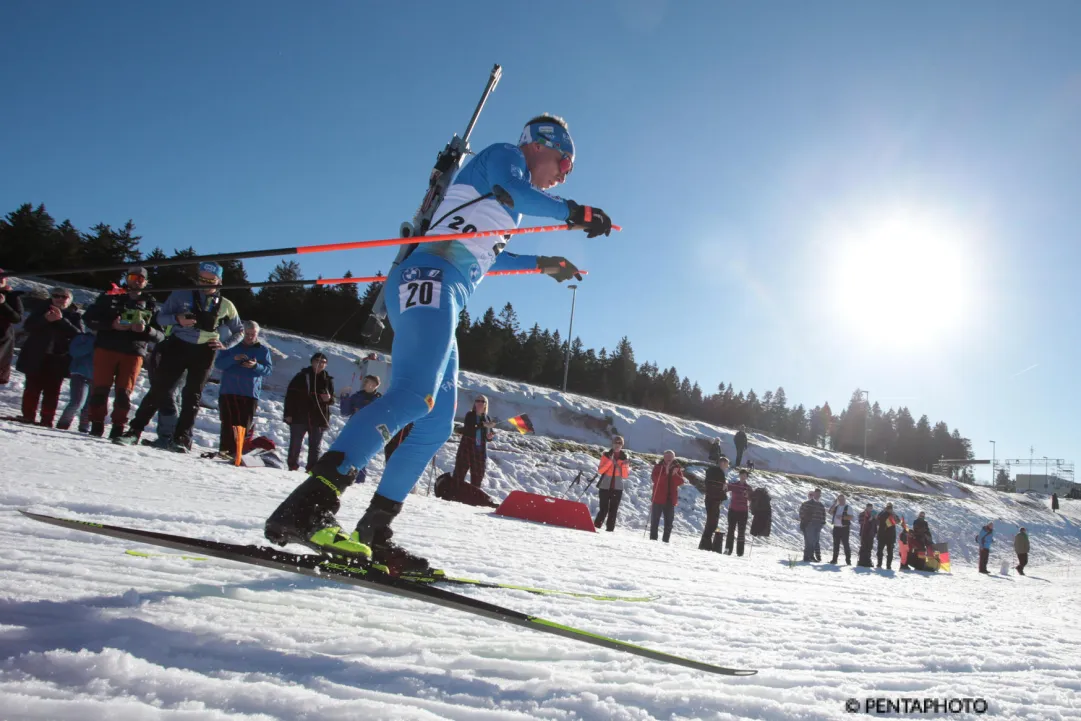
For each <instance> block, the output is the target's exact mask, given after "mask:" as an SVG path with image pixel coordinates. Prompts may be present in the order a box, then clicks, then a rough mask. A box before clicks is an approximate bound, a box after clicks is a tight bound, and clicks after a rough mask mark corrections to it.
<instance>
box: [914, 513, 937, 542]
mask: <svg viewBox="0 0 1081 721" xmlns="http://www.w3.org/2000/svg"><path fill="white" fill-rule="evenodd" d="M912 535H913V536H915V538H916V540H917V541H918V542H920V543H922V544H923V545H925V546H928V547H930V546H932V545H934V541H933V540H932V538H931V526H929V525H928V524H927V519H924V518H917V519H916V520H915V521H914V522H913V523H912Z"/></svg>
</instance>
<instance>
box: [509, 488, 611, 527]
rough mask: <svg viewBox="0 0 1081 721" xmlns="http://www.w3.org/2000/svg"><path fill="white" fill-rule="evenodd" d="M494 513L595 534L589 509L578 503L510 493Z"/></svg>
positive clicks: (522, 492) (523, 492) (518, 492)
mask: <svg viewBox="0 0 1081 721" xmlns="http://www.w3.org/2000/svg"><path fill="white" fill-rule="evenodd" d="M495 512H496V515H497V516H507V517H508V518H520V519H522V520H523V521H536V522H537V523H547V524H548V525H549V526H561V527H563V528H574V529H576V530H579V531H589V532H590V533H596V532H597V529H596V528H594V527H593V517H592V516H591V515H589V507H588V506H587V505H586V504H584V503H581V502H579V501H567V500H564V499H562V498H552V497H551V496H542V495H540V494H537V493H526V492H525V491H511V493H510V495H509V496H507V497H506V499H505V500H504V501H503V502H502V503H501V504H499V508H497V509H496V510H495Z"/></svg>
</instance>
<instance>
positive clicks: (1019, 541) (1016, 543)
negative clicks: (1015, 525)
mask: <svg viewBox="0 0 1081 721" xmlns="http://www.w3.org/2000/svg"><path fill="white" fill-rule="evenodd" d="M1013 550H1014V553H1028V534H1027V533H1025V532H1024V531H1018V532H1017V535H1016V536H1014V537H1013Z"/></svg>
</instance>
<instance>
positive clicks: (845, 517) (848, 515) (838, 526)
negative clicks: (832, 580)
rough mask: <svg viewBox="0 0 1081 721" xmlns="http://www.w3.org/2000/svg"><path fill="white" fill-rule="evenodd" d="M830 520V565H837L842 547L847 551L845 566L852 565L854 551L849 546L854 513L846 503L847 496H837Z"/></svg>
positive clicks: (840, 494) (831, 509)
mask: <svg viewBox="0 0 1081 721" xmlns="http://www.w3.org/2000/svg"><path fill="white" fill-rule="evenodd" d="M829 519H830V521H831V522H832V523H833V560H832V561H830V563H831V564H832V565H834V566H836V565H837V557H838V556H839V555H840V551H841V547H842V546H844V549H845V565H846V566H851V565H852V549H851V548H850V547H849V545H848V538H849V533H850V531H851V528H852V512H851V511H850V510H849V508H848V503H847V502H846V501H845V494H843V493H839V494H837V498H836V499H835V500H834V501H833V505H832V506H830V510H829Z"/></svg>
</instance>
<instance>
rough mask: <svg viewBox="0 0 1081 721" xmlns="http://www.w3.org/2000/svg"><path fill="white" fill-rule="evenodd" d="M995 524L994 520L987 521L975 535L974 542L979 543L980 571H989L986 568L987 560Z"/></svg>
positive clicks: (989, 555)
mask: <svg viewBox="0 0 1081 721" xmlns="http://www.w3.org/2000/svg"><path fill="white" fill-rule="evenodd" d="M994 535H995V524H994V522H988V524H987V525H986V526H984V527H983V528H981V529H980V533H979V535H978V536H976V542H977V543H979V544H980V573H987V574H989V573H991V572H990V571H988V570H987V561H988V559H989V558H990V557H991V541H993V540H994Z"/></svg>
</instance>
